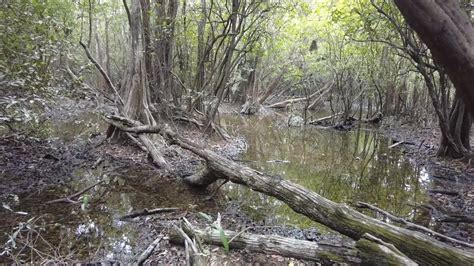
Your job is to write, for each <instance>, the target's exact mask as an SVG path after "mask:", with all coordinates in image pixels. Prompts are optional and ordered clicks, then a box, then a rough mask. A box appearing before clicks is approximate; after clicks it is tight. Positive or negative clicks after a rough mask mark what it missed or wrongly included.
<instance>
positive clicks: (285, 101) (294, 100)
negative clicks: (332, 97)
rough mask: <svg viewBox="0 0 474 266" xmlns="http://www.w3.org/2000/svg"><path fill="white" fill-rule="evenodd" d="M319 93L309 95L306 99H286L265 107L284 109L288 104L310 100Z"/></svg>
mask: <svg viewBox="0 0 474 266" xmlns="http://www.w3.org/2000/svg"><path fill="white" fill-rule="evenodd" d="M319 93H320V92H319V91H317V92H315V93H313V94H311V95H310V96H308V97H302V98H294V99H288V100H284V101H282V102H277V103H274V104H270V105H267V106H266V107H268V108H285V107H287V106H288V105H290V104H295V103H298V102H302V101H306V100H310V99H312V98H314V97H315V96H316V95H318V94H319Z"/></svg>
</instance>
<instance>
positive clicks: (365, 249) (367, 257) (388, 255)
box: [356, 234, 418, 265]
mask: <svg viewBox="0 0 474 266" xmlns="http://www.w3.org/2000/svg"><path fill="white" fill-rule="evenodd" d="M356 248H357V249H358V250H359V251H360V253H359V254H360V255H361V257H362V264H363V265H366V264H367V265H418V264H417V263H416V262H414V261H412V260H411V259H409V258H408V257H407V256H406V255H405V254H403V253H401V252H400V251H399V250H398V249H397V248H396V247H395V246H394V245H392V244H389V243H386V242H384V241H382V240H381V239H379V238H376V237H374V236H372V235H370V234H364V235H363V236H362V238H361V239H360V240H359V241H357V242H356Z"/></svg>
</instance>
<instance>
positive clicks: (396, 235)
mask: <svg viewBox="0 0 474 266" xmlns="http://www.w3.org/2000/svg"><path fill="white" fill-rule="evenodd" d="M108 121H110V122H111V123H113V124H114V125H115V126H117V127H119V128H121V129H122V130H124V131H126V132H131V133H136V134H142V133H159V134H161V135H162V136H163V137H165V139H167V140H168V141H169V142H170V143H171V144H175V145H178V146H180V147H182V148H184V149H186V150H189V151H192V152H193V153H195V154H196V155H198V156H200V157H202V158H203V159H205V160H206V165H207V168H208V171H209V172H208V174H207V175H205V177H206V178H207V182H209V183H210V182H211V181H215V180H217V179H218V178H225V179H228V180H229V181H231V182H233V183H237V184H243V185H246V186H248V187H250V188H251V189H253V190H254V191H258V192H261V193H264V194H266V195H269V196H273V197H275V198H277V199H279V200H281V201H283V202H285V203H286V204H287V205H288V206H289V207H290V208H292V209H293V210H294V211H296V212H298V213H301V214H303V215H305V216H307V217H308V218H310V219H312V220H313V221H316V222H318V223H321V224H323V225H326V226H327V227H329V228H331V229H333V230H335V231H337V232H339V233H341V234H344V235H346V236H349V237H351V238H352V239H354V240H359V239H361V238H362V236H363V235H364V234H366V233H367V234H370V235H372V236H374V237H376V238H379V239H381V240H382V241H385V242H387V243H390V244H393V245H394V246H395V247H396V248H397V249H398V250H400V251H401V252H403V254H405V255H407V256H408V257H409V258H411V259H413V260H414V261H416V262H418V263H420V264H428V265H474V252H473V250H467V249H466V250H463V249H460V248H456V247H452V246H449V245H447V244H445V243H443V242H440V241H438V240H437V239H435V238H432V237H430V236H428V235H425V234H422V233H419V232H416V231H412V230H408V229H404V228H400V227H397V226H394V225H391V224H388V223H385V222H383V221H380V220H377V219H374V218H372V217H369V216H367V215H364V214H362V213H360V212H358V211H356V210H353V209H351V208H349V207H348V206H347V205H345V204H340V203H336V202H333V201H330V200H328V199H326V198H324V197H322V196H320V195H319V194H317V193H316V192H314V191H311V190H308V189H307V188H305V187H303V186H301V185H298V184H295V183H293V182H291V181H288V180H285V179H282V178H281V177H276V176H271V175H268V174H265V173H262V172H259V171H257V170H254V169H252V168H249V167H247V166H243V165H240V164H238V163H236V162H234V161H232V160H229V159H227V158H225V157H222V156H220V155H218V154H217V153H215V152H213V151H212V150H209V149H207V148H205V147H201V146H199V145H196V144H194V143H192V142H190V141H189V140H186V139H184V138H181V137H180V136H178V135H177V134H175V133H174V132H172V131H171V130H169V129H168V128H167V127H166V126H163V125H162V126H135V127H130V126H133V125H134V123H135V121H130V122H129V123H127V124H125V125H123V124H120V123H117V121H122V122H124V121H127V119H126V118H117V117H114V116H109V117H108ZM203 176H204V175H203ZM210 176H215V180H213V179H212V178H209V177H210ZM200 185H201V186H202V185H205V184H203V183H200Z"/></svg>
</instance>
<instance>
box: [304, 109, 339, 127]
mask: <svg viewBox="0 0 474 266" xmlns="http://www.w3.org/2000/svg"><path fill="white" fill-rule="evenodd" d="M342 114H343V112H340V113H337V114H333V115H328V116H324V117H321V118H318V119H315V120H313V121H311V122H309V123H310V124H311V125H315V124H318V123H321V122H324V121H326V120H329V119H333V118H336V117H338V116H340V115H342Z"/></svg>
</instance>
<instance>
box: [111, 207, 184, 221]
mask: <svg viewBox="0 0 474 266" xmlns="http://www.w3.org/2000/svg"><path fill="white" fill-rule="evenodd" d="M174 211H179V208H157V209H153V210H147V209H144V210H143V211H140V212H135V213H131V214H127V215H124V216H121V217H120V218H119V220H121V221H122V220H125V219H132V218H135V217H139V216H147V215H153V214H157V213H164V212H174Z"/></svg>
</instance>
